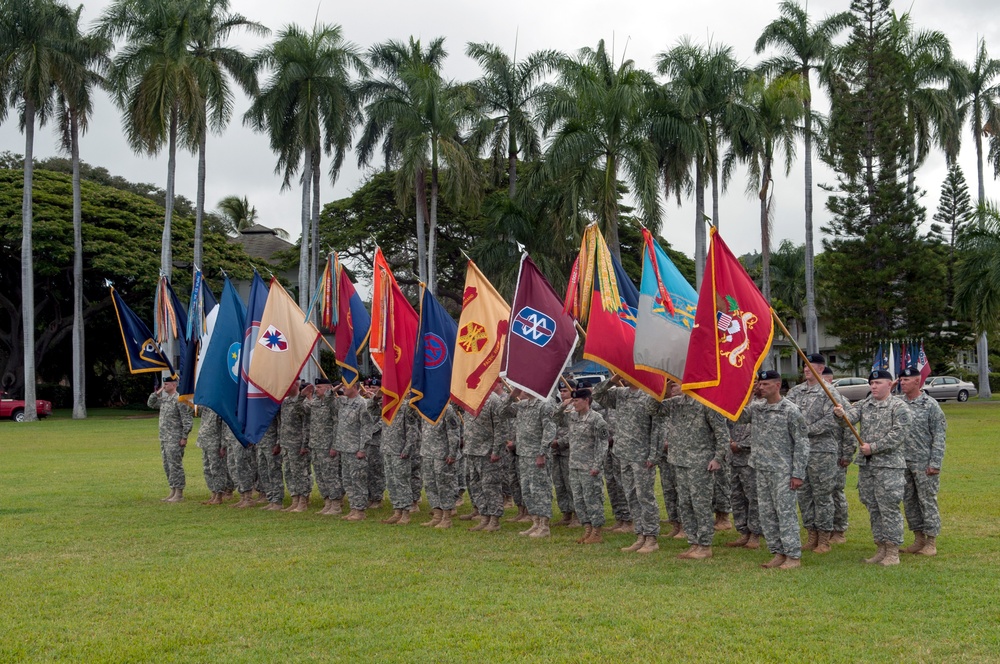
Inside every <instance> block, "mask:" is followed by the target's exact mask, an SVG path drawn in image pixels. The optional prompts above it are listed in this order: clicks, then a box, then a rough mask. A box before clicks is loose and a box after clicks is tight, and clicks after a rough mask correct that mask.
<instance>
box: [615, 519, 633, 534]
mask: <svg viewBox="0 0 1000 664" xmlns="http://www.w3.org/2000/svg"><path fill="white" fill-rule="evenodd" d="M613 532H616V533H621V534H622V535H632V534H634V533H635V523H633V522H632V521H622V525H620V526H618V530H615V531H613Z"/></svg>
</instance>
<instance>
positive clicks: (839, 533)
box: [823, 367, 854, 544]
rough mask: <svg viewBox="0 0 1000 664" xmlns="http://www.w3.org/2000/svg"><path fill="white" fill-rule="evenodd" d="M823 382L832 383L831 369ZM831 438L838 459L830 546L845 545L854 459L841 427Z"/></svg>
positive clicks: (849, 439)
mask: <svg viewBox="0 0 1000 664" xmlns="http://www.w3.org/2000/svg"><path fill="white" fill-rule="evenodd" d="M823 381H824V382H825V383H826V384H827V385H831V384H832V383H833V369H831V368H830V367H825V368H824V369H823ZM831 391H832V390H831ZM833 436H834V438H836V439H837V449H839V450H840V454H839V457H840V458H839V459H837V482H836V486H835V487H834V490H833V535H831V536H830V544H846V543H847V538H846V537H844V533H845V532H847V526H848V521H847V494H846V493H844V489H846V488H847V469H848V468H850V466H851V461H852V460H853V459H854V436H852V435H851V434H849V433H847V432H846V431H844V428H843V427H840V430H839V431H836V432H834V434H833Z"/></svg>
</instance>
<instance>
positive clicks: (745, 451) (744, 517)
mask: <svg viewBox="0 0 1000 664" xmlns="http://www.w3.org/2000/svg"><path fill="white" fill-rule="evenodd" d="M728 425H729V440H730V442H729V453H728V455H727V456H728V459H727V461H728V462H729V467H730V468H731V473H730V474H731V476H732V484H731V492H732V493H731V499H730V502H731V504H732V506H733V525H735V526H736V532H738V533H739V534H740V536H739V538H737V539H735V540H733V541H732V542H727V543H726V546H728V547H735V548H738V547H746V548H747V549H759V548H760V536H761V534H762V533H763V531H762V530H761V527H760V512H759V511H758V506H757V472H756V471H755V470H754V469H753V467H752V466H751V465H750V448H751V447H752V445H753V442H752V437H751V435H750V425H749V424H740V423H738V422H729V423H728Z"/></svg>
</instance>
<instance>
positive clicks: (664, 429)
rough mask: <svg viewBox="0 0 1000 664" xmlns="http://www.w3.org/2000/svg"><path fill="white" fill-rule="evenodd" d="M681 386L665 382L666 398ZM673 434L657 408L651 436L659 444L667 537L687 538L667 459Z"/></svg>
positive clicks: (671, 395) (675, 480)
mask: <svg viewBox="0 0 1000 664" xmlns="http://www.w3.org/2000/svg"><path fill="white" fill-rule="evenodd" d="M680 394H681V386H680V384H679V383H676V382H674V381H668V382H667V398H671V397H676V396H680ZM674 435H675V433H674V427H673V423H672V421H671V419H670V418H669V417H667V416H666V415H664V414H662V413H661V412H660V411H659V410H658V411H657V413H656V415H655V416H654V417H653V436H654V437H655V438H656V441H657V443H658V444H659V445H660V456H659V460H658V461H657V466H659V468H660V487H661V488H662V489H663V508H664V509H665V510H666V511H667V523H669V524H670V532H669V533H667V537H669V538H673V539H687V533H685V532H684V529H683V528H682V527H681V513H680V510H679V508H678V507H677V474H676V472H674V467H673V466H671V465H670V463H669V462H668V461H667V449H668V441H669V440H670V439H671V438H673V437H674Z"/></svg>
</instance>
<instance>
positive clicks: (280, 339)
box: [257, 325, 288, 353]
mask: <svg viewBox="0 0 1000 664" xmlns="http://www.w3.org/2000/svg"><path fill="white" fill-rule="evenodd" d="M257 343H259V344H260V345H261V346H263V347H264V348H266V349H268V350H273V351H274V352H276V353H284V352H285V351H286V350H288V339H286V338H285V334H284V333H283V332H282V331H281V330H279V329H278V328H276V327H275V326H273V325H268V326H267V329H266V330H264V332H263V333H262V334H261V335H260V338H259V339H258V340H257Z"/></svg>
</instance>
